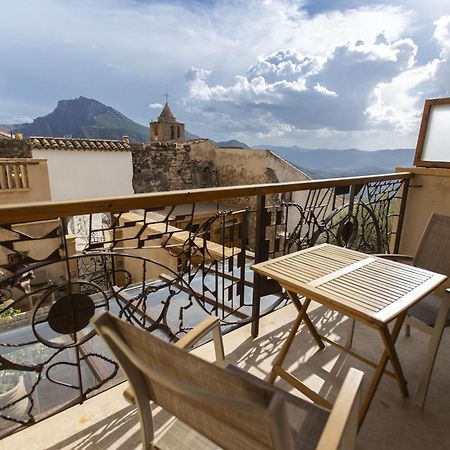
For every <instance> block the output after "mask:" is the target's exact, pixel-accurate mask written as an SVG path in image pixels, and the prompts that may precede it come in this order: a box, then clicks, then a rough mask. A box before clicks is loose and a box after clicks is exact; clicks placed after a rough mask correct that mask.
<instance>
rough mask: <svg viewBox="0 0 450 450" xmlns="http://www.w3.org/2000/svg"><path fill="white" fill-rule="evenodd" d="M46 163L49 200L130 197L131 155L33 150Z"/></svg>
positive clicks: (131, 180) (34, 154) (132, 191)
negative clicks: (48, 179) (45, 160)
mask: <svg viewBox="0 0 450 450" xmlns="http://www.w3.org/2000/svg"><path fill="white" fill-rule="evenodd" d="M32 154H33V158H45V159H47V161H48V174H49V178H50V190H51V195H52V200H74V199H82V198H94V197H111V196H117V195H132V194H134V190H133V163H132V159H131V152H112V151H95V150H90V151H77V150H33V151H32Z"/></svg>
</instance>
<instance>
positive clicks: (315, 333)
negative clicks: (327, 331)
mask: <svg viewBox="0 0 450 450" xmlns="http://www.w3.org/2000/svg"><path fill="white" fill-rule="evenodd" d="M286 293H287V295H288V297H289V299H290V300H291V301H292V303H293V304H294V306H295V307H296V308H297V311H298V313H299V314H300V312H301V310H302V309H303V305H302V302H301V301H300V299H299V298H298V295H297V294H296V293H295V292H291V291H288V290H287V289H286ZM308 304H309V303H308ZM304 320H305V324H306V326H307V327H308V329H309V331H310V332H311V334H312V336H313V338H314V340H315V341H316V343H317V345H318V346H319V348H320V350H323V349H324V348H325V344H324V343H323V341H322V337H321V336H320V334H319V332H318V331H317V329H316V327H315V326H314V324H313V323H312V322H311V319H310V318H309V316H308V314H306V311H305V317H304Z"/></svg>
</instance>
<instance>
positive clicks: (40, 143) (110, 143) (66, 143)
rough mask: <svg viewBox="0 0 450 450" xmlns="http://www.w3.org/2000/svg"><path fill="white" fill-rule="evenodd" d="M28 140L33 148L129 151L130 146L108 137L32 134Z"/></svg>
mask: <svg viewBox="0 0 450 450" xmlns="http://www.w3.org/2000/svg"><path fill="white" fill-rule="evenodd" d="M28 142H29V143H30V145H31V147H32V148H33V149H54V150H103V151H113V152H120V151H122V152H124V151H125V152H126V151H128V152H129V151H131V146H130V144H128V143H127V142H125V141H114V140H109V139H74V138H70V139H69V138H57V137H38V136H32V137H30V138H29V139H28Z"/></svg>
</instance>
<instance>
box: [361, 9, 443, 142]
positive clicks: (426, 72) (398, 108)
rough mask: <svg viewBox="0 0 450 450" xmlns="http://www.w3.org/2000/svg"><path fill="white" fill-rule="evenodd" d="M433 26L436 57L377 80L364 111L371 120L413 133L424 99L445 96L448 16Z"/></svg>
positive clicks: (420, 114)
mask: <svg viewBox="0 0 450 450" xmlns="http://www.w3.org/2000/svg"><path fill="white" fill-rule="evenodd" d="M435 27H436V28H435V32H434V38H435V40H436V41H437V43H438V44H439V45H440V48H441V51H440V57H439V58H436V59H434V60H432V61H429V62H428V63H426V64H423V65H409V66H408V68H407V69H406V70H404V71H402V72H401V73H400V74H399V75H398V76H396V77H394V78H393V79H392V80H391V81H390V82H381V83H379V84H378V85H377V86H376V87H375V89H374V90H373V92H372V96H371V105H370V106H369V107H368V108H367V111H366V114H367V117H368V118H369V119H370V120H372V121H373V122H374V123H376V124H378V125H379V126H380V125H382V126H388V127H393V128H394V129H396V130H397V131H400V132H405V133H411V134H413V133H415V132H417V131H418V126H419V123H420V118H421V116H422V108H423V102H424V100H425V99H427V98H432V97H442V96H448V95H449V93H450V85H449V79H450V59H449V56H450V16H442V17H441V18H440V19H439V20H437V21H436V22H435Z"/></svg>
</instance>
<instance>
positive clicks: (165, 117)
mask: <svg viewBox="0 0 450 450" xmlns="http://www.w3.org/2000/svg"><path fill="white" fill-rule="evenodd" d="M158 122H175V116H174V115H173V113H172V111H171V110H170V107H169V104H168V103H167V102H166V104H165V105H164V108H163V110H162V111H161V114H160V115H159V117H158Z"/></svg>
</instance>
